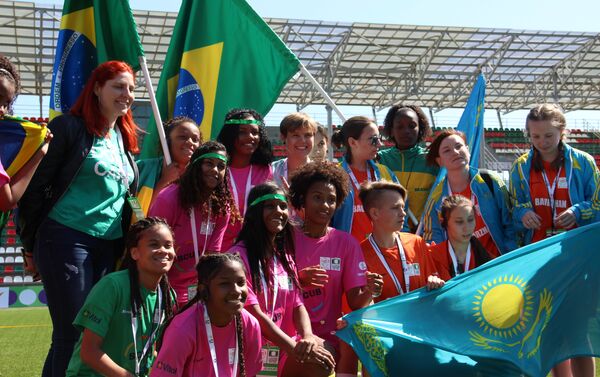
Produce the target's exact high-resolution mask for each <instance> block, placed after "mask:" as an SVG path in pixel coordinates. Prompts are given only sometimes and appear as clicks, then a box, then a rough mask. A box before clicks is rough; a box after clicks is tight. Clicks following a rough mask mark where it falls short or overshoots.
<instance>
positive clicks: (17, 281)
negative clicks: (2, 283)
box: [13, 276, 23, 283]
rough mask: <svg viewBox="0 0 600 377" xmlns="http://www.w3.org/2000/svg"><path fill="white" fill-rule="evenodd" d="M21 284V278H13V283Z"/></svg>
mask: <svg viewBox="0 0 600 377" xmlns="http://www.w3.org/2000/svg"><path fill="white" fill-rule="evenodd" d="M22 282H23V276H15V277H14V278H13V283H22Z"/></svg>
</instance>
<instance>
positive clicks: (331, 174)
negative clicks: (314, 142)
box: [288, 161, 350, 209]
mask: <svg viewBox="0 0 600 377" xmlns="http://www.w3.org/2000/svg"><path fill="white" fill-rule="evenodd" d="M315 182H326V183H331V184H332V185H333V186H334V187H335V194H336V203H335V204H336V207H339V206H340V205H341V204H342V203H343V202H344V199H346V196H348V193H349V192H350V181H348V174H346V172H345V171H344V170H343V169H342V168H341V167H340V166H339V165H338V164H336V163H334V162H328V161H323V162H310V163H308V164H306V165H304V166H302V167H301V168H300V169H298V170H296V171H295V172H294V173H293V174H292V177H291V179H290V189H289V192H288V195H289V197H290V202H291V203H292V206H294V208H296V209H301V208H302V207H304V200H305V198H306V193H307V192H308V189H309V188H310V186H312V184H313V183H315Z"/></svg>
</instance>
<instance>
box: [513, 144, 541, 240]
mask: <svg viewBox="0 0 600 377" xmlns="http://www.w3.org/2000/svg"><path fill="white" fill-rule="evenodd" d="M523 158H525V157H524V156H521V157H519V158H518V159H517V161H515V162H514V163H513V166H512V168H511V170H510V180H509V183H508V187H509V189H508V191H509V194H510V199H511V200H512V218H513V225H514V229H515V231H516V232H523V231H526V230H527V229H530V228H528V227H526V226H525V223H526V222H524V221H523V217H524V216H525V215H526V214H528V213H529V212H532V214H529V215H527V217H526V218H528V217H532V216H533V215H535V214H536V213H535V212H534V211H533V205H532V204H531V197H530V195H529V192H528V191H529V187H526V182H525V179H524V178H522V177H521V173H522V170H521V169H522V165H523V164H524V163H523V162H521V161H520V160H521V159H523ZM531 220H532V221H533V220H535V219H534V218H533V217H532V218H531ZM533 225H536V224H533Z"/></svg>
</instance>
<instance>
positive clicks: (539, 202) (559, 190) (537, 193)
mask: <svg viewBox="0 0 600 377" xmlns="http://www.w3.org/2000/svg"><path fill="white" fill-rule="evenodd" d="M543 164H544V171H545V172H546V175H547V177H548V184H549V185H550V187H547V186H546V183H545V182H544V178H543V176H542V172H541V171H535V170H534V169H531V172H530V173H529V190H530V193H531V204H532V205H533V210H534V211H535V213H536V214H538V215H539V216H541V218H542V226H541V227H540V228H539V229H537V230H535V231H534V232H533V238H532V239H531V242H536V241H539V240H543V239H544V238H546V232H547V231H548V230H552V228H553V224H554V221H553V216H552V204H553V203H551V202H550V195H549V191H551V190H552V187H553V186H554V182H555V179H556V173H558V172H557V171H556V170H554V169H552V167H551V166H550V162H547V161H543ZM554 205H555V206H556V215H557V216H558V215H560V214H561V213H563V212H564V211H565V210H566V209H567V208H569V207H571V199H570V198H569V184H568V182H567V173H566V172H565V169H564V167H563V168H561V169H560V176H559V177H558V181H557V182H556V187H555V188H554ZM573 228H575V227H573ZM573 228H569V229H573Z"/></svg>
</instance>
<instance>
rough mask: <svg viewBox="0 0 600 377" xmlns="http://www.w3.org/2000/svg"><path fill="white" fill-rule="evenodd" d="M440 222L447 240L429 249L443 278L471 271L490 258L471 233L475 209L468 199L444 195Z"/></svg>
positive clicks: (473, 229) (473, 225) (473, 228)
mask: <svg viewBox="0 0 600 377" xmlns="http://www.w3.org/2000/svg"><path fill="white" fill-rule="evenodd" d="M440 225H441V226H442V228H443V229H444V230H445V231H446V234H447V235H448V239H447V240H446V241H444V242H442V243H440V244H437V245H434V246H432V247H431V251H432V256H433V261H434V263H435V266H436V268H437V270H438V273H439V274H440V278H441V279H442V280H448V279H450V278H452V277H454V276H457V275H460V274H462V273H464V272H467V271H469V270H472V269H473V268H475V267H478V266H481V265H482V264H484V263H485V262H487V261H489V260H491V259H492V257H491V256H490V254H489V253H488V251H487V250H485V249H484V247H483V245H482V244H481V242H479V240H478V239H477V238H476V237H475V236H474V235H473V232H474V231H475V208H474V206H473V202H471V200H469V199H468V198H465V197H464V196H462V195H459V194H455V195H450V196H447V197H445V198H444V199H443V200H442V207H441V210H440Z"/></svg>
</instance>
